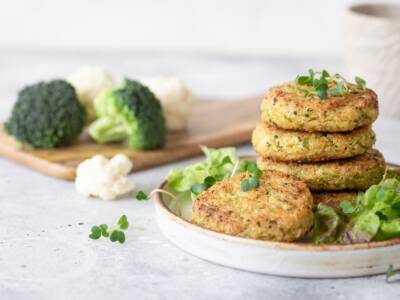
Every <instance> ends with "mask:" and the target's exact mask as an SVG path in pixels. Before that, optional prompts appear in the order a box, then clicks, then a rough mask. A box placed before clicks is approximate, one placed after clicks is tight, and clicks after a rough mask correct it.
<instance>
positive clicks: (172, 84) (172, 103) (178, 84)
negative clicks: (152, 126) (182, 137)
mask: <svg viewBox="0 0 400 300" xmlns="http://www.w3.org/2000/svg"><path fill="white" fill-rule="evenodd" d="M140 82H141V83H143V84H144V85H146V86H147V87H148V88H149V89H150V90H151V91H152V92H153V93H154V94H155V95H156V97H157V98H158V99H159V100H160V102H161V105H162V107H163V112H164V116H165V119H166V121H167V129H168V130H169V131H179V130H184V129H186V128H187V124H188V120H189V117H190V113H191V112H192V108H193V105H194V102H195V97H194V96H193V94H192V93H191V92H190V91H189V90H188V89H187V87H186V86H185V85H184V84H183V83H182V81H180V80H179V79H178V78H174V77H153V78H143V79H142V80H140Z"/></svg>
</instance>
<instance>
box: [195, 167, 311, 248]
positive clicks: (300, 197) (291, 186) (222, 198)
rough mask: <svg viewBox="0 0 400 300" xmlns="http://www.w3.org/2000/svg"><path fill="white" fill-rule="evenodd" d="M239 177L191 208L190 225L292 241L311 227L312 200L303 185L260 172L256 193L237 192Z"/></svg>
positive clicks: (214, 188) (210, 191)
mask: <svg viewBox="0 0 400 300" xmlns="http://www.w3.org/2000/svg"><path fill="white" fill-rule="evenodd" d="M248 177H249V174H248V173H241V174H238V175H235V176H233V177H232V178H230V179H228V180H224V181H221V182H218V183H217V184H215V185H214V186H212V187H211V188H210V189H208V190H207V191H205V192H203V193H202V194H200V196H199V197H198V198H197V199H196V200H195V202H194V204H193V216H192V222H193V223H195V224H197V225H200V226H202V227H204V228H207V229H210V230H214V231H217V232H222V233H225V234H229V235H235V236H240V237H245V238H251V239H260V240H274V241H287V242H289V241H294V240H297V239H300V238H302V237H303V236H304V235H305V234H306V233H307V231H308V230H309V228H310V226H311V224H312V219H313V215H312V206H313V202H312V196H311V193H310V191H309V190H308V188H307V186H306V184H305V183H303V182H301V181H299V180H296V179H294V178H292V177H290V176H288V175H285V174H282V173H279V172H264V173H263V175H262V176H261V178H260V185H259V187H258V188H257V189H252V190H249V191H248V192H243V191H241V188H240V183H241V181H242V180H243V179H245V178H248Z"/></svg>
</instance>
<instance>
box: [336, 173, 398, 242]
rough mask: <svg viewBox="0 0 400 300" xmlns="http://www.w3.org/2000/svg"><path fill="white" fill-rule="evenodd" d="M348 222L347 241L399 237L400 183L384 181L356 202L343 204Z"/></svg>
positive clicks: (392, 179) (395, 180) (344, 202)
mask: <svg viewBox="0 0 400 300" xmlns="http://www.w3.org/2000/svg"><path fill="white" fill-rule="evenodd" d="M340 207H341V208H342V211H343V213H344V214H345V215H346V216H347V217H348V219H349V222H348V226H347V229H346V232H345V236H344V241H345V242H349V243H357V242H369V241H378V240H385V239H389V238H395V237H400V181H399V180H397V179H396V178H390V179H385V180H383V181H382V182H381V183H379V184H377V185H373V186H371V187H370V188H369V189H368V190H367V191H366V192H365V193H360V194H359V195H358V196H357V199H356V203H355V204H354V205H352V204H350V203H349V202H348V201H343V202H342V203H341V204H340Z"/></svg>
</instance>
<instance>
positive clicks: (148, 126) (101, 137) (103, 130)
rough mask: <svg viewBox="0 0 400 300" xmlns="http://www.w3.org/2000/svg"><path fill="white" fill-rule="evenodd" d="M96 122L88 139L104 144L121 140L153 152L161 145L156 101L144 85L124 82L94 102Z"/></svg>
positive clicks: (162, 133)
mask: <svg viewBox="0 0 400 300" xmlns="http://www.w3.org/2000/svg"><path fill="white" fill-rule="evenodd" d="M94 106H95V109H96V114H97V116H98V119H97V120H96V121H95V122H94V123H92V124H91V125H90V127H89V134H90V136H91V137H92V138H93V139H94V140H95V141H96V142H98V143H100V144H105V143H110V142H116V141H125V142H126V144H127V145H128V147H130V148H134V149H142V150H148V149H156V148H160V147H162V146H163V145H164V144H165V139H166V126H165V119H164V115H163V112H162V108H161V104H160V101H159V100H158V99H157V98H156V97H155V96H154V94H153V93H152V92H151V91H150V90H149V89H148V88H147V87H145V86H144V85H142V84H140V83H139V82H137V81H132V80H129V79H126V80H125V82H124V83H123V84H122V85H121V86H118V87H115V88H113V89H111V90H108V91H104V92H103V93H101V94H100V95H99V96H98V97H96V99H95V100H94Z"/></svg>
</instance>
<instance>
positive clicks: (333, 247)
mask: <svg viewBox="0 0 400 300" xmlns="http://www.w3.org/2000/svg"><path fill="white" fill-rule="evenodd" d="M246 157H247V158H249V157H250V158H254V156H242V158H246ZM387 166H389V167H392V168H400V166H399V165H397V164H393V163H387ZM167 182H168V181H167V180H164V181H162V183H161V184H160V185H159V186H158V188H159V189H163V188H164V186H165V185H166V184H167ZM154 204H155V206H156V207H157V208H159V210H160V211H162V212H163V213H164V214H166V215H167V217H168V218H169V219H171V220H172V221H174V222H175V223H177V224H179V225H181V226H183V227H186V229H190V230H193V231H197V232H198V233H200V234H204V235H208V236H210V237H213V238H216V239H220V240H227V241H230V242H233V243H239V244H244V245H252V246H258V247H266V248H277V249H281V250H300V251H318V252H323V251H335V252H338V251H349V250H369V249H375V248H386V247H390V246H399V245H400V238H394V239H390V240H385V241H375V242H365V243H357V244H345V245H338V244H312V243H295V242H291V243H290V242H277V241H265V240H255V239H248V238H243V237H237V236H231V235H228V234H224V233H220V232H216V231H212V230H209V229H205V228H203V227H201V226H198V225H196V224H193V223H191V222H189V221H187V220H185V219H183V218H181V217H179V216H177V215H176V214H174V213H173V212H172V211H171V210H170V209H169V208H168V207H167V205H166V204H165V202H164V200H163V195H162V194H161V193H160V192H158V191H157V192H156V193H154Z"/></svg>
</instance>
